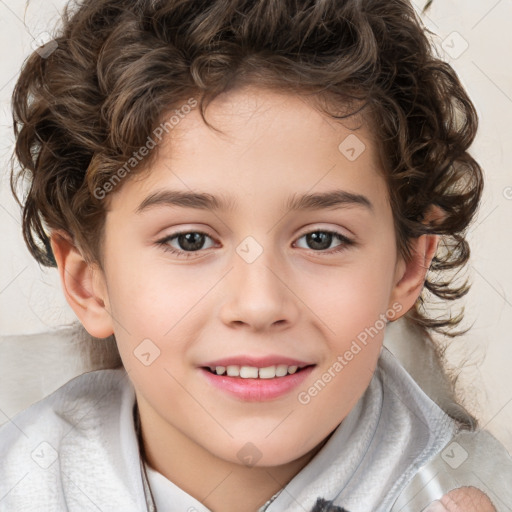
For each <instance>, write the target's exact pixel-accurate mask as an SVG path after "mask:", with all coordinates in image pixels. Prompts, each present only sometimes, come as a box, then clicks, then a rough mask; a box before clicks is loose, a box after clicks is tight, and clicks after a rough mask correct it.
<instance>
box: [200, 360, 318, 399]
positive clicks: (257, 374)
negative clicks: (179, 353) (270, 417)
mask: <svg viewBox="0 0 512 512" xmlns="http://www.w3.org/2000/svg"><path fill="white" fill-rule="evenodd" d="M236 359H238V360H237V361H236V360H235V358H228V359H224V360H218V361H212V362H210V363H208V364H207V365H205V366H200V367H199V370H200V371H201V373H202V374H203V376H204V377H205V378H206V381H207V382H208V383H209V385H210V386H213V387H214V388H216V389H218V390H220V391H221V392H223V393H225V394H227V395H229V396H231V397H233V398H236V399H237V400H242V401H244V402H265V401H269V400H276V399H278V398H281V397H285V396H286V395H289V394H290V393H291V392H292V391H293V390H294V389H297V388H298V387H299V386H300V385H301V384H302V383H303V382H304V380H305V379H307V377H308V376H309V375H310V374H311V372H312V371H313V369H314V368H315V366H316V365H315V364H308V363H306V362H304V361H298V360H293V359H288V360H286V359H287V358H282V357H279V358H278V357H267V358H263V359H255V358H250V357H249V358H248V357H245V358H236ZM235 362H237V363H238V364H235Z"/></svg>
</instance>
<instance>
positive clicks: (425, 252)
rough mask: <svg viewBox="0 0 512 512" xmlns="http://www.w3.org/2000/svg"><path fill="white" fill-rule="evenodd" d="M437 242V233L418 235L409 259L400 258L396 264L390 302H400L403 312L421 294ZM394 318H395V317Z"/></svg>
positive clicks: (411, 305)
mask: <svg viewBox="0 0 512 512" xmlns="http://www.w3.org/2000/svg"><path fill="white" fill-rule="evenodd" d="M438 243H439V235H422V236H420V237H418V238H417V239H415V240H414V242H413V247H412V251H411V252H412V257H411V259H410V260H409V261H404V260H403V259H400V260H399V262H398V263H397V265H396V273H395V284H394V288H393V292H392V295H391V301H390V304H394V303H396V302H398V303H400V304H401V305H402V311H403V314H405V313H406V312H407V311H409V310H410V309H411V308H412V307H413V306H414V303H415V302H416V300H417V299H418V297H419V296H420V294H421V290H422V289H423V286H424V284H425V278H426V275H427V272H428V269H429V268H430V264H431V262H432V259H433V258H434V255H435V253H436V250H437V245H438ZM394 319H395V320H396V319H397V317H395V318H394Z"/></svg>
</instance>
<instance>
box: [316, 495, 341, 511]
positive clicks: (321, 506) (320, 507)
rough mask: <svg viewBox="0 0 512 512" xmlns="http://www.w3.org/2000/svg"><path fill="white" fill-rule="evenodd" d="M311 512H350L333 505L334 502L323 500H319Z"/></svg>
mask: <svg viewBox="0 0 512 512" xmlns="http://www.w3.org/2000/svg"><path fill="white" fill-rule="evenodd" d="M311 512H348V510H347V509H344V508H343V507H338V506H337V505H333V504H332V501H326V500H324V499H322V498H318V499H317V500H316V503H315V506H314V507H313V510H311Z"/></svg>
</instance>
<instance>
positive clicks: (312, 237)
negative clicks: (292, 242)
mask: <svg viewBox="0 0 512 512" xmlns="http://www.w3.org/2000/svg"><path fill="white" fill-rule="evenodd" d="M301 239H305V242H306V244H307V246H306V247H304V248H305V249H312V250H314V251H326V249H329V248H330V247H331V244H332V243H333V242H335V241H338V242H339V243H338V244H337V245H335V246H334V247H335V249H334V250H333V251H330V253H335V252H339V251H342V250H344V249H346V248H347V247H348V246H350V245H353V244H354V242H353V241H352V240H350V239H349V238H347V237H346V236H344V235H342V234H341V233H338V232H336V231H325V230H316V231H311V232H310V233H306V234H305V235H302V236H301V237H300V238H298V239H297V244H298V241H299V240H301ZM299 247H300V246H299Z"/></svg>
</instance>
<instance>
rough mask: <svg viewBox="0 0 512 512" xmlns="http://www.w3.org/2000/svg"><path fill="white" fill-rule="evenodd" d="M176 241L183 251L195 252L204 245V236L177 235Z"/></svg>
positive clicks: (199, 234) (198, 234) (197, 234)
mask: <svg viewBox="0 0 512 512" xmlns="http://www.w3.org/2000/svg"><path fill="white" fill-rule="evenodd" d="M178 241H179V244H180V246H181V247H182V248H183V249H185V250H187V251H197V250H199V249H201V247H202V246H203V244H204V235H203V234H201V233H185V234H184V235H179V237H178Z"/></svg>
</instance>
